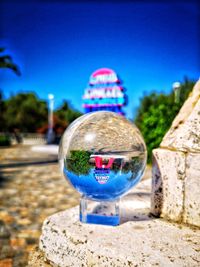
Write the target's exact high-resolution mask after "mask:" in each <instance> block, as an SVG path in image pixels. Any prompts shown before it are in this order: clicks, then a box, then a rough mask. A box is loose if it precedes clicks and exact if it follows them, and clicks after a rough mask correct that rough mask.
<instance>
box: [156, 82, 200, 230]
mask: <svg viewBox="0 0 200 267" xmlns="http://www.w3.org/2000/svg"><path fill="white" fill-rule="evenodd" d="M151 211H152V213H153V214H154V215H156V216H161V217H163V218H165V219H169V220H172V221H176V222H183V223H188V224H191V225H195V226H200V80H199V81H198V82H197V83H196V85H195V86H194V89H193V91H192V93H191V94H190V95H189V97H188V99H187V100H186V102H185V103H184V105H183V107H182V108H181V110H180V112H179V114H178V115H177V117H176V118H175V119H174V121H173V123H172V126H171V128H170V130H169V131H168V132H167V134H166V135H165V136H164V138H163V141H162V142H161V144H160V148H158V149H155V150H154V151H153V177H152V196H151Z"/></svg>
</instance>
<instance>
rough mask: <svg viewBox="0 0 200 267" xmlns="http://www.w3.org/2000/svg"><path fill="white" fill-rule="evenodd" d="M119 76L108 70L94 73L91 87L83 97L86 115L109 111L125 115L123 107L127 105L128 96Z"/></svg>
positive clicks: (90, 83)
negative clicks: (93, 112)
mask: <svg viewBox="0 0 200 267" xmlns="http://www.w3.org/2000/svg"><path fill="white" fill-rule="evenodd" d="M124 91H125V89H124V88H123V87H122V85H121V81H120V80H119V79H118V77H117V74H116V73H115V72H114V71H113V70H111V69H107V68H102V69H98V70H96V71H95V72H93V73H92V75H91V76H90V80H89V86H88V88H86V89H85V93H84V95H83V107H84V108H85V113H88V112H92V111H99V110H108V111H113V112H116V113H119V114H121V115H124V112H123V110H122V107H123V106H125V105H126V104H127V95H126V94H125V93H124Z"/></svg>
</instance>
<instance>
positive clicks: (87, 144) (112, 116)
mask: <svg viewBox="0 0 200 267" xmlns="http://www.w3.org/2000/svg"><path fill="white" fill-rule="evenodd" d="M146 157H147V153H146V146H145V143H144V140H143V138H142V136H141V133H140V131H139V130H138V128H137V127H136V126H135V125H134V124H133V123H131V122H130V121H128V120H127V119H125V118H124V117H122V116H120V115H118V114H116V113H114V112H108V111H97V112H91V113H88V114H86V115H83V116H81V117H79V118H78V119H76V120H75V121H74V122H73V123H72V124H71V125H70V126H69V127H68V128H67V129H66V131H65V132H64V134H63V136H62V139H61V142H60V146H59V163H60V168H61V172H62V173H63V174H64V176H65V177H66V178H67V179H68V180H69V182H70V183H71V184H72V185H73V187H74V188H75V189H76V190H77V191H78V192H79V193H81V194H82V195H83V196H85V197H87V198H88V199H92V200H97V201H112V200H115V199H117V198H119V197H120V196H122V195H124V194H125V193H127V192H128V190H129V189H131V188H132V187H133V186H134V185H136V184H137V183H138V182H139V180H140V179H141V176H142V174H143V172H144V169H145V166H146Z"/></svg>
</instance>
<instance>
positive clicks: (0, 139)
mask: <svg viewBox="0 0 200 267" xmlns="http://www.w3.org/2000/svg"><path fill="white" fill-rule="evenodd" d="M0 146H10V138H9V136H7V135H0Z"/></svg>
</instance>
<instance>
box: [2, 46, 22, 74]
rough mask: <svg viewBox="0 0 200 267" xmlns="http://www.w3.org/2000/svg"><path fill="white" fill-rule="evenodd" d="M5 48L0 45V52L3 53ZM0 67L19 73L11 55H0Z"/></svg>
mask: <svg viewBox="0 0 200 267" xmlns="http://www.w3.org/2000/svg"><path fill="white" fill-rule="evenodd" d="M4 50H5V48H1V47H0V53H3V52H4ZM0 68H2V69H3V68H6V69H11V70H12V71H14V72H15V74H17V75H21V72H20V70H19V68H18V66H17V65H16V64H14V63H13V61H12V58H11V56H9V55H0Z"/></svg>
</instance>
